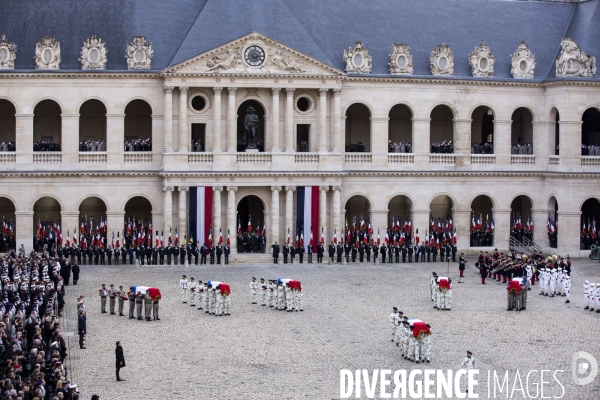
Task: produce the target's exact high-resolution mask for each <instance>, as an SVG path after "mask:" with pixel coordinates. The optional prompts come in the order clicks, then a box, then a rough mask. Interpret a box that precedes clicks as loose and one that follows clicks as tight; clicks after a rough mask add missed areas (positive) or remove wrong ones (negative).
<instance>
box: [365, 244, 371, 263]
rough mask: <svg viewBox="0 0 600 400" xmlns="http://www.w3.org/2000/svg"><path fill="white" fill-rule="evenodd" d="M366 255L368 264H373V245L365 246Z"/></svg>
mask: <svg viewBox="0 0 600 400" xmlns="http://www.w3.org/2000/svg"><path fill="white" fill-rule="evenodd" d="M365 254H366V255H367V262H368V263H370V262H371V245H370V244H368V245H366V246H365Z"/></svg>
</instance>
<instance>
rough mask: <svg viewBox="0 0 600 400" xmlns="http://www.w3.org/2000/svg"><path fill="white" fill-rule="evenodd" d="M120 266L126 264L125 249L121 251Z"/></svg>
mask: <svg viewBox="0 0 600 400" xmlns="http://www.w3.org/2000/svg"><path fill="white" fill-rule="evenodd" d="M121 264H123V265H125V264H127V249H126V248H125V247H123V248H122V249H121Z"/></svg>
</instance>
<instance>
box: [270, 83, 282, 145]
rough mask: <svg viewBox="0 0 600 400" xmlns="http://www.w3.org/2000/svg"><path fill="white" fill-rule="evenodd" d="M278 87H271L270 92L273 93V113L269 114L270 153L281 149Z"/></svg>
mask: <svg viewBox="0 0 600 400" xmlns="http://www.w3.org/2000/svg"><path fill="white" fill-rule="evenodd" d="M280 91H281V89H280V88H272V89H271V93H272V95H273V98H272V102H273V104H272V108H273V113H272V114H271V136H272V137H273V138H272V140H271V144H272V147H271V153H279V152H280V151H281V150H280V148H279V92H280Z"/></svg>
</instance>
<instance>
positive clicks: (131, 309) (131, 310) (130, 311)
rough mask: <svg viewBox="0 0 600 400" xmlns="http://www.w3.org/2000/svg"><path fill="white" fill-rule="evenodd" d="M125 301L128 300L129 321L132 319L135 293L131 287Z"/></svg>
mask: <svg viewBox="0 0 600 400" xmlns="http://www.w3.org/2000/svg"><path fill="white" fill-rule="evenodd" d="M127 299H129V319H133V318H134V316H133V309H134V308H135V293H134V292H133V286H130V287H129V292H127Z"/></svg>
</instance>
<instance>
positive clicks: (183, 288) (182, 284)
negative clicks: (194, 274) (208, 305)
mask: <svg viewBox="0 0 600 400" xmlns="http://www.w3.org/2000/svg"><path fill="white" fill-rule="evenodd" d="M179 287H181V301H182V302H183V304H186V303H187V290H188V280H187V277H186V276H185V275H183V277H182V278H181V279H180V280H179Z"/></svg>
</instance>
